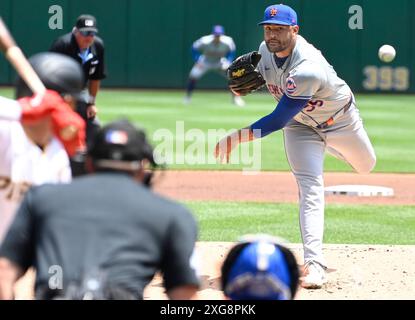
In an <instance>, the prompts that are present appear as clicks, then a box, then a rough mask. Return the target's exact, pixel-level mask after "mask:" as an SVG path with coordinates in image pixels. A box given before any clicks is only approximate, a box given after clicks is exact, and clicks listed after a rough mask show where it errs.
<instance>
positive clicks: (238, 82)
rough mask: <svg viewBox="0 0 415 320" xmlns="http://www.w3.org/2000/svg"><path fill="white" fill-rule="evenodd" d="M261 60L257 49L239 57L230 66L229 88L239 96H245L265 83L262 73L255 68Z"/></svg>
mask: <svg viewBox="0 0 415 320" xmlns="http://www.w3.org/2000/svg"><path fill="white" fill-rule="evenodd" d="M259 60H261V54H260V53H259V52H257V51H253V52H249V53H246V54H244V55H242V56H240V57H239V58H237V59H236V60H235V61H234V62H232V64H231V65H230V66H229V68H228V72H227V75H228V80H229V81H228V85H229V89H231V91H232V92H233V93H234V94H236V95H237V96H245V95H247V94H248V93H251V92H254V91H256V90H258V89H259V88H261V87H262V86H263V85H264V84H265V80H264V78H263V77H262V75H261V74H260V73H259V72H258V71H256V70H255V68H256V66H257V65H258V62H259Z"/></svg>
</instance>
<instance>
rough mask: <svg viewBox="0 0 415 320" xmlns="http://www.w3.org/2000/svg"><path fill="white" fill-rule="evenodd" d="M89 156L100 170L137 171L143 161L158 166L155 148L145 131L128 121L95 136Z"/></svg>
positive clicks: (114, 125) (108, 126)
mask: <svg viewBox="0 0 415 320" xmlns="http://www.w3.org/2000/svg"><path fill="white" fill-rule="evenodd" d="M88 155H89V156H90V157H91V158H92V161H93V163H94V165H95V166H96V167H97V168H100V169H110V170H120V171H136V170H139V169H140V168H141V160H148V161H149V162H150V164H151V165H153V166H156V163H155V161H154V157H153V148H152V147H151V145H150V144H149V143H148V141H147V139H146V135H145V133H144V131H143V130H141V129H137V128H136V127H135V126H134V125H133V124H132V123H130V122H129V121H128V120H125V119H123V120H118V121H114V122H111V123H109V124H108V125H106V126H105V127H103V128H101V129H100V130H99V131H98V133H97V134H96V135H95V138H94V140H93V142H92V146H91V148H90V149H89V152H88Z"/></svg>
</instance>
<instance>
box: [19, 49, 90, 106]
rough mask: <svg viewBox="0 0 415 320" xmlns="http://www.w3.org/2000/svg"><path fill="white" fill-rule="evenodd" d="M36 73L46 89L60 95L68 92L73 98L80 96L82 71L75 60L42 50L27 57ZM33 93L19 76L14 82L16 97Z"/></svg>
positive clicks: (82, 79) (82, 82)
mask: <svg viewBox="0 0 415 320" xmlns="http://www.w3.org/2000/svg"><path fill="white" fill-rule="evenodd" d="M29 63H30V64H31V65H32V67H33V69H34V70H35V72H36V74H37V75H38V76H39V78H40V80H41V81H42V82H43V84H44V85H45V87H46V88H47V89H51V90H55V91H57V92H59V93H60V94H61V95H65V94H69V95H71V96H73V97H74V98H75V99H79V98H81V94H80V93H81V90H82V89H83V85H84V73H83V70H82V68H81V66H80V65H79V63H78V62H77V61H75V60H74V59H73V58H71V57H68V56H66V55H63V54H60V53H55V52H42V53H38V54H36V55H34V56H32V57H31V58H30V59H29ZM31 95H33V92H32V90H31V89H30V88H29V87H28V86H27V85H26V83H25V82H24V81H23V79H21V78H20V77H19V78H18V80H17V84H16V99H19V98H22V97H28V96H31Z"/></svg>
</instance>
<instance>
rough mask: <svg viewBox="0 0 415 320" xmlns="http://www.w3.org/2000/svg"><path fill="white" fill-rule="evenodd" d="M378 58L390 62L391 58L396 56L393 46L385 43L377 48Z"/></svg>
mask: <svg viewBox="0 0 415 320" xmlns="http://www.w3.org/2000/svg"><path fill="white" fill-rule="evenodd" d="M378 54H379V59H380V60H382V61H383V62H386V63H388V62H392V61H393V59H395V56H396V50H395V48H394V47H392V46H390V45H388V44H385V45H383V46H381V47H380V48H379V53H378Z"/></svg>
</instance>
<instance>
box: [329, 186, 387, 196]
mask: <svg viewBox="0 0 415 320" xmlns="http://www.w3.org/2000/svg"><path fill="white" fill-rule="evenodd" d="M324 193H325V195H326V196H327V195H332V196H334V195H335V196H339V195H341V196H357V197H392V196H393V195H394V192H393V189H392V188H386V187H378V186H365V185H339V186H331V187H326V188H324Z"/></svg>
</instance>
